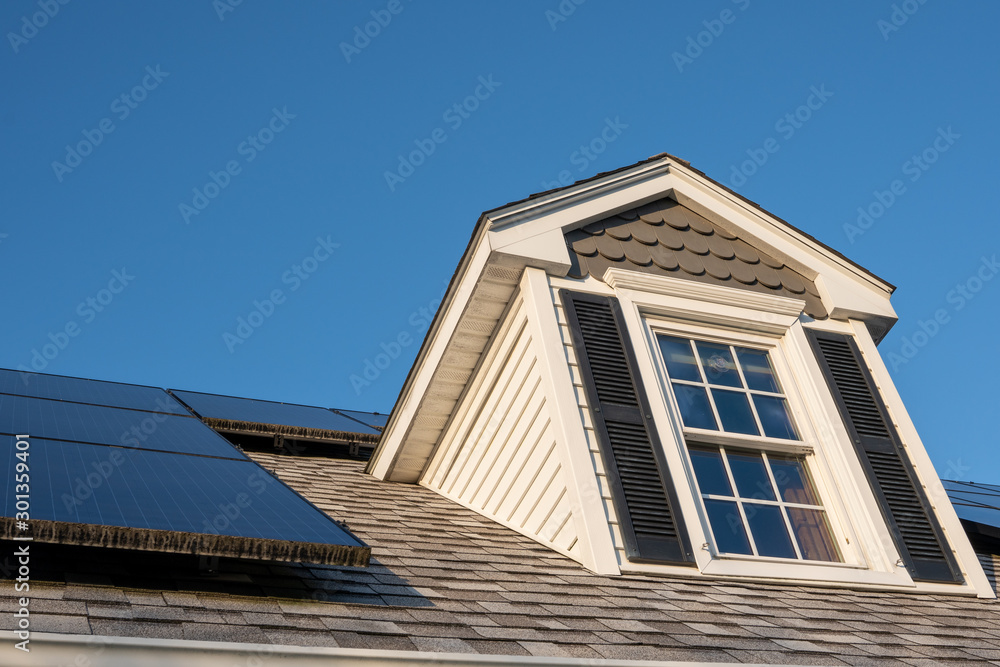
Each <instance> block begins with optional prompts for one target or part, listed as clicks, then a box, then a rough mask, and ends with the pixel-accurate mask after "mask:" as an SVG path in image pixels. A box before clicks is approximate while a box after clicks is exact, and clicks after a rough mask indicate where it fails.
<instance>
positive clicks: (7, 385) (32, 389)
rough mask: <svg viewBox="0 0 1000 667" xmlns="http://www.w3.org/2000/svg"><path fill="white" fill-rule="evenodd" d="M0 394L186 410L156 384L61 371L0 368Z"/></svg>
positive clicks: (122, 406)
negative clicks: (76, 375) (74, 375)
mask: <svg viewBox="0 0 1000 667" xmlns="http://www.w3.org/2000/svg"><path fill="white" fill-rule="evenodd" d="M0 394H17V395H18V396H34V397H36V398H54V399H57V400H60V401H76V402H78V403H92V404H94V405H110V406H112V407H118V408H132V409H134V410H149V411H151V412H168V413H171V414H175V415H188V414H190V413H189V412H188V411H187V410H186V409H185V408H184V406H183V405H181V404H180V403H178V402H177V401H176V400H174V398H173V397H172V396H170V394H168V393H167V392H165V391H163V390H162V389H159V388H157V387H143V386H140V385H135V384H121V383H119V382H102V381H100V380H84V379H82V378H71V377H63V376H61V375H44V374H41V373H22V372H20V371H9V370H2V369H0Z"/></svg>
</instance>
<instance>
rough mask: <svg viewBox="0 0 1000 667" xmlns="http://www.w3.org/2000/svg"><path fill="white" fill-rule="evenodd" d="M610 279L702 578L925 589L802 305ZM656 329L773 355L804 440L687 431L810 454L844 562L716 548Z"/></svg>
mask: <svg viewBox="0 0 1000 667" xmlns="http://www.w3.org/2000/svg"><path fill="white" fill-rule="evenodd" d="M604 280H605V283H606V284H607V285H608V286H610V287H611V288H612V289H613V291H614V294H615V296H616V297H618V299H619V301H620V303H621V305H622V310H623V313H624V316H625V321H626V328H627V332H626V334H627V336H628V337H629V339H630V341H631V343H632V346H633V348H634V349H635V352H636V358H637V362H638V366H639V367H638V369H637V371H638V381H640V382H642V383H643V385H644V388H645V390H646V392H647V395H648V396H649V397H650V404H651V410H652V418H653V423H654V424H655V426H656V428H657V432H658V434H659V436H660V440H661V442H662V445H663V448H664V454H665V456H666V459H667V463H668V467H669V468H670V474H671V477H672V481H673V483H674V485H675V487H676V491H677V495H678V498H679V502H680V505H681V507H680V511H681V513H682V515H683V516H684V519H685V524H686V529H687V531H688V537H689V539H690V540H691V544H692V545H693V547H694V551H695V559H696V561H697V565H698V568H699V570H700V571H701V572H702V573H703V574H706V575H714V576H721V577H747V576H752V577H755V578H765V579H775V580H796V581H809V582H815V583H820V584H836V585H843V584H854V585H861V586H872V587H882V588H884V587H905V588H916V587H924V585H923V584H921V585H919V586H918V584H916V583H914V581H913V580H912V578H911V577H910V576H909V574H908V572H907V571H906V568H905V567H902V566H901V563H900V561H899V554H898V553H897V552H896V549H895V546H894V544H893V541H892V536H891V534H890V533H889V529H888V527H887V526H886V524H885V521H884V519H883V518H882V516H881V513H880V510H879V506H878V504H877V502H876V501H875V500H874V496H873V494H872V493H871V491H870V488H869V487H868V482H867V479H866V478H865V477H864V476H863V472H862V470H861V468H860V465H859V464H858V460H857V455H856V453H855V452H854V451H853V445H852V443H851V441H850V439H849V437H848V435H847V431H846V428H845V427H844V424H843V422H842V421H841V418H840V415H839V414H837V413H836V412H835V410H836V406H835V405H833V404H832V402H830V401H829V390H828V388H827V387H826V386H825V379H824V378H823V376H822V375H821V372H820V370H819V366H818V364H817V362H816V359H815V357H814V354H813V352H812V350H811V348H810V346H809V344H808V341H807V339H806V336H805V331H804V329H803V321H807V322H811V320H810V319H809V318H808V317H806V316H804V315H803V314H802V310H803V308H804V305H805V304H804V302H802V301H800V300H796V299H789V298H786V297H780V296H774V295H769V294H763V293H757V292H751V291H744V290H734V289H732V288H728V287H723V286H717V285H710V284H704V283H699V282H696V281H691V280H684V279H679V278H671V277H667V276H655V275H650V274H644V273H638V272H630V271H624V270H620V269H609V270H608V271H607V273H606V275H605V276H604ZM830 324H831V325H832V326H831V328H834V329H836V330H840V329H842V328H843V327H842V326H841V325H839V324H837V323H830ZM845 326H846V325H845ZM658 333H665V334H668V335H675V336H681V337H686V338H692V339H696V340H708V341H715V342H722V343H727V344H733V345H741V346H747V347H755V348H758V349H766V350H767V351H768V353H769V355H770V359H771V363H772V364H773V366H774V372H775V374H776V376H777V377H778V379H779V382H780V383H781V387H782V390H783V392H784V395H785V398H786V400H787V401H788V405H789V409H790V412H791V414H792V419H793V421H794V423H795V426H796V429H797V430H798V433H799V438H800V440H798V441H793V440H783V439H775V438H766V437H763V436H745V435H741V434H734V433H725V432H722V431H705V430H702V429H688V430H687V431H688V434H687V435H688V436H690V435H693V434H694V433H695V431H696V432H697V437H696V439H695V441H696V442H704V443H706V444H722V445H723V446H726V445H728V446H730V447H732V446H738V447H741V448H750V449H759V450H763V451H766V452H775V453H788V454H800V455H805V457H806V466H807V468H808V470H809V474H810V477H811V479H812V481H813V484H814V488H815V491H816V493H817V494H818V495H819V497H820V499H821V502H822V504H823V508H824V510H825V511H826V512H827V518H828V521H829V524H830V529H831V533H832V537H833V539H834V541H835V543H836V545H837V548H838V550H839V551H840V555H841V558H842V559H843V562H840V563H828V562H821V561H805V560H792V559H785V558H780V559H772V558H766V557H760V556H743V555H736V554H725V555H722V554H718V553H716V552H715V551H714V547H712V544H713V540H712V539H711V538H710V535H711V532H710V529H709V524H708V519H707V515H706V513H705V510H704V505H703V503H702V500H701V493H700V491H699V490H698V486H697V481H696V480H695V478H694V472H693V468H692V466H691V462H690V458H689V456H688V452H687V447H688V437H686V434H685V429H684V428H683V426H682V422H681V418H680V412H679V410H678V408H677V405H676V403H675V401H674V397H673V391H672V390H671V388H670V384H669V378H668V377H667V374H666V366H665V365H664V364H663V361H662V358H661V356H660V352H659V345H658V343H657V341H656V335H657V334H658ZM657 397H659V399H660V400H656V398H657ZM824 397H826V399H827V400H826V401H824ZM831 407H833V409H834V412H832V413H831V411H830V408H831ZM621 567H622V571H623V572H628V571H631V572H677V573H681V572H682V571H683V569H684V568H678V567H676V566H669V565H648V564H641V563H631V562H627V563H622V564H621Z"/></svg>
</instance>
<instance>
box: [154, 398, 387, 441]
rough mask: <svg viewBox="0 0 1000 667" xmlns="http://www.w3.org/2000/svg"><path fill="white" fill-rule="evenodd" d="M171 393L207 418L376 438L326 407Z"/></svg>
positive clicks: (372, 429)
mask: <svg viewBox="0 0 1000 667" xmlns="http://www.w3.org/2000/svg"><path fill="white" fill-rule="evenodd" d="M170 392H171V393H172V394H173V395H174V396H176V397H177V398H179V399H180V400H181V401H183V402H184V403H186V404H187V405H188V406H189V407H190V408H191V409H192V410H194V411H195V412H196V413H198V414H199V415H200V416H201V417H203V418H206V419H225V420H232V421H241V422H252V423H256V424H276V425H280V426H297V427H300V428H315V429H323V430H327V431H346V432H348V433H365V434H368V435H379V431H378V430H376V429H374V428H372V427H370V426H366V425H364V424H361V423H359V422H357V421H355V420H353V419H350V418H349V417H345V416H344V415H340V414H337V413H336V412H334V411H333V410H328V409H326V408H317V407H311V406H308V405H296V404H294V403H276V402H274V401H262V400H257V399H253V398H236V397H234V396H219V395H216V394H202V393H199V392H194V391H180V390H177V389H171V390H170Z"/></svg>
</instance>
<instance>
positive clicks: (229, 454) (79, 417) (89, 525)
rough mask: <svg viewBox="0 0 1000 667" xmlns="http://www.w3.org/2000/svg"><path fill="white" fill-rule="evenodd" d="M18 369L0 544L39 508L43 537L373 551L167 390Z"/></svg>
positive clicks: (342, 556) (215, 548) (5, 405)
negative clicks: (23, 444)
mask: <svg viewBox="0 0 1000 667" xmlns="http://www.w3.org/2000/svg"><path fill="white" fill-rule="evenodd" d="M12 375H13V377H14V379H15V380H17V382H12V381H11V377H12ZM17 375H18V374H17V373H16V372H13V371H0V388H3V389H4V390H5V391H8V392H11V393H0V466H2V465H3V464H6V469H7V473H6V474H5V475H4V480H3V481H2V482H0V490H2V491H4V498H3V500H2V501H0V507H2V508H3V514H2V516H0V539H11V538H12V537H17V536H25V533H23V532H19V531H21V530H23V529H22V528H20V527H19V526H18V525H17V522H16V521H15V519H16V518H17V514H16V512H25V511H26V508H27V507H28V506H29V505H30V519H29V525H30V532H29V533H28V534H29V535H30V536H31V537H32V538H33V539H34V540H35V541H39V542H56V543H60V544H77V545H84V546H114V547H117V548H125V549H138V550H147V551H167V552H176V553H191V554H200V555H209V556H226V557H235V558H255V559H264V560H284V561H296V562H313V563H325V564H339V565H367V563H368V558H369V554H370V549H369V548H368V547H366V546H365V545H364V544H362V543H361V542H360V541H359V540H358V539H357V538H355V537H354V536H353V535H351V534H350V533H349V532H348V531H347V530H345V529H344V528H341V527H340V526H339V525H338V524H337V523H336V522H335V521H333V520H332V519H331V518H329V517H328V516H326V515H325V514H324V513H323V512H321V511H320V510H319V509H317V508H316V507H315V506H313V505H312V504H311V503H309V502H308V501H306V500H305V499H304V498H302V497H301V496H299V495H298V494H296V493H295V492H294V491H292V490H291V489H290V488H289V487H288V486H286V485H285V484H283V483H282V482H281V481H279V480H278V479H276V478H275V477H274V476H273V475H271V474H270V473H268V472H267V471H265V470H264V469H263V468H261V467H260V466H259V465H257V464H256V463H254V462H253V461H251V460H250V459H248V458H247V457H246V456H245V455H244V454H243V453H242V452H241V451H239V450H238V449H237V448H236V447H234V446H232V445H230V444H229V443H228V442H227V441H226V440H225V439H224V438H223V437H222V436H220V435H219V434H218V433H216V432H215V431H213V430H212V429H211V428H209V427H208V426H206V425H205V424H204V423H203V422H202V421H201V420H200V419H198V418H196V417H194V416H192V415H191V414H190V413H189V412H188V411H187V410H186V408H184V407H183V406H182V405H181V404H180V403H178V402H176V400H175V399H173V398H171V397H169V396H168V395H167V394H166V393H165V392H163V391H162V390H159V389H154V388H151V387H138V386H132V385H121V384H117V383H102V382H96V381H91V380H81V379H79V378H64V377H59V376H34V377H32V378H30V379H29V382H28V383H27V384H25V383H23V382H22V383H21V384H18V382H21V381H20V378H17V377H16V376H17ZM39 378H43V379H42V381H40V382H35V380H38V379H39ZM4 383H5V384H4ZM104 385H109V386H110V388H109V387H107V386H104ZM95 386H96V387H98V388H99V389H97V390H93V391H92V389H93V388H94V387H95ZM16 392H21V395H15V394H16ZM157 392H159V394H157ZM36 394H46V397H44V398H43V397H41V396H37V395H36ZM162 397H167V400H159V399H160V398H162ZM77 400H80V401H83V400H86V401H90V403H94V402H101V403H112V404H113V402H114V401H119V400H120V402H121V405H120V406H115V405H103V404H99V405H95V404H88V403H84V402H75V401H77ZM278 405H280V404H278ZM140 406H145V407H147V408H149V410H165V412H159V411H149V410H143V409H141V408H140ZM171 406H176V408H178V409H177V410H176V411H172V410H173V408H172V407H171ZM320 410H321V411H322V409H320ZM181 411H183V412H181ZM185 414H186V416H184V415H185ZM330 414H331V415H333V413H330ZM334 416H335V417H336V418H337V419H338V420H346V419H347V418H346V417H342V416H340V415H334ZM25 433H27V434H29V436H28V443H29V444H28V449H27V450H26V451H27V452H28V453H27V454H25V450H24V449H23V448H22V449H21V450H18V448H17V446H16V443H17V437H16V435H15V434H25ZM19 457H20V458H19ZM18 465H21V466H22V468H23V467H25V466H27V469H28V472H25V471H24V470H17V466H18ZM15 471H16V472H19V473H24V474H29V473H30V489H31V493H30V502H29V501H28V499H26V498H25V497H24V495H25V494H24V492H23V490H16V489H15V487H14V483H15V481H16V480H15V475H14V473H15ZM21 481H25V480H21ZM15 491H16V492H15ZM18 502H20V503H22V504H23V505H24V507H19V506H18ZM20 518H21V519H23V517H20Z"/></svg>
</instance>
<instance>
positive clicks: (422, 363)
mask: <svg viewBox="0 0 1000 667" xmlns="http://www.w3.org/2000/svg"><path fill="white" fill-rule="evenodd" d="M664 197H671V198H673V199H674V200H675V201H677V202H678V203H680V204H682V205H683V206H685V207H686V208H688V209H690V210H692V211H694V212H695V213H697V214H698V215H700V216H702V217H703V218H705V219H706V220H708V221H710V222H711V223H713V224H715V225H716V226H718V227H719V228H722V229H726V230H728V231H730V232H731V233H734V230H739V238H740V239H741V240H743V241H745V242H746V243H748V244H750V245H751V246H752V247H753V248H754V249H755V250H757V251H758V252H764V253H765V254H767V255H769V256H770V257H771V258H773V259H775V261H780V262H781V263H782V264H783V265H784V266H787V267H789V269H791V270H792V271H793V272H796V273H798V274H799V275H801V276H802V277H803V278H805V279H806V280H808V281H811V282H813V283H814V284H816V285H817V287H818V291H819V293H820V297H819V299H818V301H820V302H821V304H822V307H823V309H824V311H825V312H826V314H827V315H828V316H829V317H832V318H836V319H843V320H846V319H848V318H853V319H857V320H861V321H864V322H865V324H866V325H867V326H868V328H869V330H870V331H871V332H872V337H873V338H874V340H875V341H876V343H877V342H878V341H879V340H881V339H882V337H884V335H885V334H886V333H887V332H888V330H889V328H890V327H891V326H892V325H893V323H894V322H895V321H896V315H895V312H894V311H893V309H892V306H891V304H890V303H889V296H890V295H891V294H892V292H893V290H894V289H895V288H894V287H893V286H892V285H891V284H889V283H887V282H886V281H884V280H882V279H881V278H879V277H877V276H875V275H874V274H873V273H871V272H870V271H867V270H865V269H863V268H862V267H860V266H858V265H857V264H855V263H854V262H851V261H850V260H847V259H846V258H845V257H844V256H843V255H841V254H840V253H837V252H835V251H833V250H832V249H830V248H828V247H827V246H825V245H824V244H822V243H820V242H819V241H817V240H816V239H814V238H813V237H811V236H809V235H808V234H805V233H804V232H802V231H801V230H798V229H796V228H795V227H793V226H792V225H790V224H788V223H787V222H785V221H784V220H781V219H780V218H778V217H776V216H774V215H771V214H770V213H768V212H766V211H764V210H763V209H761V208H760V207H759V206H757V205H756V204H754V203H753V202H750V201H749V200H747V199H746V198H744V197H741V196H740V195H738V194H736V193H734V192H732V191H731V190H729V189H728V188H726V187H725V186H723V185H722V184H720V183H718V182H716V181H713V180H712V179H710V178H708V177H707V176H705V175H704V174H703V173H702V172H700V171H697V170H696V169H693V168H692V167H691V166H690V164H689V163H688V162H686V161H684V160H680V159H679V158H675V157H673V156H671V155H668V154H666V153H661V154H659V155H655V156H653V157H651V158H648V159H647V160H643V161H641V162H637V163H636V164H633V165H629V166H627V167H623V168H621V169H617V170H615V171H611V172H605V173H603V174H598V175H597V176H594V177H593V178H590V179H587V180H584V181H580V182H578V183H575V184H573V185H571V186H566V187H564V188H558V189H555V190H550V191H548V192H544V193H539V194H537V195H532V196H531V197H529V198H527V199H523V200H520V201H518V202H513V203H511V204H507V205H505V206H503V207H499V208H496V209H492V210H490V211H486V212H485V213H483V214H482V215H481V216H480V218H479V220H478V222H477V223H476V227H475V229H474V231H473V235H472V238H471V239H470V242H469V245H468V246H467V248H466V250H465V253H464V254H463V256H462V258H461V260H460V262H459V265H458V267H457V268H456V271H455V273H454V275H453V276H452V279H451V282H450V283H449V285H448V289H447V291H446V293H445V296H444V298H443V300H442V303H441V307H440V308H439V309H438V311H437V313H435V316H434V319H433V321H432V322H431V325H430V327H429V328H428V331H427V335H426V336H425V338H424V340H423V342H422V344H421V346H420V349H419V350H418V352H417V357H416V360H415V361H414V364H413V366H412V367H411V369H410V371H409V373H408V374H407V376H406V379H405V380H404V382H403V386H402V388H401V389H400V393H399V396H398V397H397V399H396V403H395V406H394V407H393V410H392V412H391V413H390V417H389V421H388V423H387V424H386V427H385V431H384V433H383V435H382V438H381V439H380V441H379V446H378V447H377V448H376V450H375V453H374V454H373V456H372V459H371V462H370V464H369V467H368V471H369V472H371V473H372V474H374V475H376V476H378V477H381V478H384V479H392V480H394V481H406V482H415V481H417V480H418V479H419V478H420V475H421V474H422V472H423V470H424V467H425V466H426V464H427V461H428V459H429V457H430V455H431V453H432V452H433V451H434V448H435V446H436V443H437V442H438V440H439V439H440V437H441V435H442V433H443V431H444V428H445V426H446V424H447V423H448V419H449V416H450V415H451V413H452V411H453V409H454V407H455V405H456V403H457V401H458V400H459V398H460V396H461V395H462V393H463V391H464V389H465V387H466V384H467V381H468V379H469V378H470V377H471V374H472V372H473V370H474V369H475V368H476V367H477V365H478V364H479V362H480V359H481V358H482V354H483V352H484V351H485V349H486V346H487V345H488V343H489V341H490V340H491V337H492V333H493V332H494V330H495V329H496V326H497V323H498V322H499V320H500V317H501V315H502V314H503V312H504V310H505V308H506V306H507V304H508V303H509V301H510V298H511V295H512V294H513V293H514V291H515V289H516V288H517V286H518V283H519V280H520V278H521V275H522V273H523V270H524V269H525V268H526V267H528V266H531V267H537V268H541V269H544V270H545V271H546V272H547V273H548V274H549V275H554V276H566V275H567V274H568V273H569V271H570V270H571V268H572V257H571V255H572V254H573V253H571V252H570V251H569V249H568V248H567V246H566V240H565V238H564V234H567V233H570V232H572V231H574V230H577V229H580V228H582V227H585V226H586V225H589V224H591V223H594V222H597V221H600V220H603V219H606V218H608V217H609V216H614V215H617V214H618V213H621V212H623V211H627V210H629V209H635V208H637V207H640V206H643V205H645V204H648V203H650V202H653V201H656V200H660V199H663V198H664ZM816 312H817V313H818V312H819V311H818V310H816Z"/></svg>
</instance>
